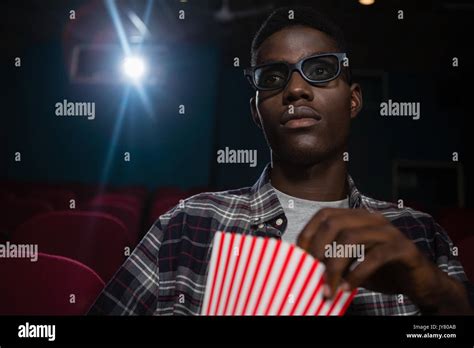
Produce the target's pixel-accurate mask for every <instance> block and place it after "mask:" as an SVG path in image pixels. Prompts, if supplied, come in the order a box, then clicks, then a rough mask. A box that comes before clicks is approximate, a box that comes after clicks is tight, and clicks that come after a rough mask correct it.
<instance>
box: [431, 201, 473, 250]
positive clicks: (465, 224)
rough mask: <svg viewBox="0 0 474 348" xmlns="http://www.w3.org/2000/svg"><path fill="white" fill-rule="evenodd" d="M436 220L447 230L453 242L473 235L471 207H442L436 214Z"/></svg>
mask: <svg viewBox="0 0 474 348" xmlns="http://www.w3.org/2000/svg"><path fill="white" fill-rule="evenodd" d="M437 215H438V217H437V219H436V221H437V222H438V223H439V224H440V225H441V226H442V227H443V228H444V229H445V230H446V231H447V232H448V235H449V237H451V239H452V240H453V242H455V243H457V242H460V241H461V240H463V239H464V238H466V237H468V236H470V235H474V234H473V233H474V232H473V231H474V230H473V228H472V217H473V216H474V209H473V208H443V209H440V211H439V213H438V214H437Z"/></svg>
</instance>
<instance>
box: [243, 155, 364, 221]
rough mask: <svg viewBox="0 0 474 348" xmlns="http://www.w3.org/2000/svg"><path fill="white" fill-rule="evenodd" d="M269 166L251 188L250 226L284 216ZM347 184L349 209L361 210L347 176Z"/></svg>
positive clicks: (355, 189) (360, 204)
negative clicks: (272, 182)
mask: <svg viewBox="0 0 474 348" xmlns="http://www.w3.org/2000/svg"><path fill="white" fill-rule="evenodd" d="M270 171H271V164H270V163H268V164H267V165H266V166H265V168H264V170H263V172H262V174H261V175H260V178H259V179H258V180H257V182H256V183H255V184H254V185H253V186H252V188H251V196H250V212H251V219H252V224H260V223H264V222H266V221H269V220H272V219H275V218H276V217H278V216H282V215H283V216H284V211H283V207H282V206H281V204H280V200H279V199H278V196H277V194H276V192H275V190H274V189H273V187H272V185H271V184H270ZM347 184H348V188H349V208H352V209H355V208H361V207H364V206H365V203H364V201H363V200H362V195H361V193H360V192H359V190H358V189H357V187H356V186H355V183H354V180H353V179H352V177H351V176H350V175H349V174H348V175H347Z"/></svg>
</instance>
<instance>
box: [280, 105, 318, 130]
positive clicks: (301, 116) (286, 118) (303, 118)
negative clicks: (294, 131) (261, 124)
mask: <svg viewBox="0 0 474 348" xmlns="http://www.w3.org/2000/svg"><path fill="white" fill-rule="evenodd" d="M290 111H292V112H290ZM319 121H321V116H319V115H318V113H317V112H316V110H314V109H313V108H311V107H309V106H296V107H294V108H293V109H292V110H291V109H290V108H288V109H287V110H286V111H285V112H284V113H283V115H282V117H281V124H282V125H284V126H285V127H287V128H301V127H310V126H313V125H315V124H316V123H318V122H319Z"/></svg>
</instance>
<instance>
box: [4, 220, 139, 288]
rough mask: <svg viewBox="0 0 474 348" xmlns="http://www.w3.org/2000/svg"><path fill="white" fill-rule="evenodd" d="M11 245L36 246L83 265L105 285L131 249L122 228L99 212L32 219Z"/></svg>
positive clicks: (127, 237) (121, 224)
mask: <svg viewBox="0 0 474 348" xmlns="http://www.w3.org/2000/svg"><path fill="white" fill-rule="evenodd" d="M12 242H15V243H27V244H37V245H38V248H39V251H41V252H45V253H48V254H54V255H62V256H65V257H69V258H71V259H74V260H77V261H79V262H82V263H83V264H85V265H87V266H89V267H90V268H92V269H93V270H94V271H96V272H97V273H98V274H99V275H100V276H101V277H102V279H103V280H104V281H105V282H107V281H108V280H109V279H110V278H111V277H112V275H113V274H114V273H115V272H116V271H117V269H118V268H119V267H120V265H121V264H122V263H123V262H124V260H125V250H126V249H125V248H127V247H128V248H130V249H132V248H133V246H132V243H131V241H130V239H129V236H128V233H127V230H126V227H125V225H124V224H123V223H122V222H121V221H119V220H118V219H117V218H115V217H113V216H111V215H108V214H104V213H98V212H86V211H57V212H51V213H46V214H41V215H37V216H35V217H33V218H32V219H30V220H28V221H27V222H25V223H24V224H22V225H20V226H19V227H18V228H17V230H16V231H15V232H14V234H13V236H12Z"/></svg>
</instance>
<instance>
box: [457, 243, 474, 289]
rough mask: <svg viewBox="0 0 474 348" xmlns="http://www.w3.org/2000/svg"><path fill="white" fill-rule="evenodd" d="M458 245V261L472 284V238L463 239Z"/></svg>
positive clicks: (473, 279) (473, 272)
mask: <svg viewBox="0 0 474 348" xmlns="http://www.w3.org/2000/svg"><path fill="white" fill-rule="evenodd" d="M458 245H459V260H460V261H461V263H462V265H463V267H464V271H465V272H466V275H467V277H468V278H469V280H471V282H474V236H469V237H467V238H464V239H463V240H462V241H461V242H459V243H458Z"/></svg>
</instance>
